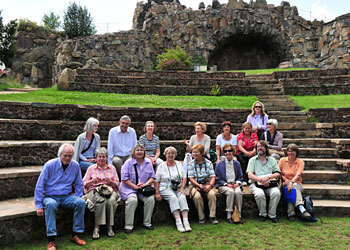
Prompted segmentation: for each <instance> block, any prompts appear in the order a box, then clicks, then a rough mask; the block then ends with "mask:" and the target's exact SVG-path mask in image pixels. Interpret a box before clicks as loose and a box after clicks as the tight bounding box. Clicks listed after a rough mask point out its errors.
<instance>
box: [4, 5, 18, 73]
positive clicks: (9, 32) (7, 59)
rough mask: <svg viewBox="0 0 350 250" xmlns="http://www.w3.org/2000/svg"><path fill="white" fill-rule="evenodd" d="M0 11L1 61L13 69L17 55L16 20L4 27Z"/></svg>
mask: <svg viewBox="0 0 350 250" xmlns="http://www.w3.org/2000/svg"><path fill="white" fill-rule="evenodd" d="M1 12H2V11H1V10H0V61H2V62H3V63H4V64H5V65H6V67H11V65H12V59H13V58H14V56H15V54H16V31H17V22H16V20H12V21H10V22H9V23H8V24H6V25H4V24H3V22H2V16H1Z"/></svg>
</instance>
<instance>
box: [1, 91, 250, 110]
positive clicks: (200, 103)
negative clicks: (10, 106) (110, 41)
mask: <svg viewBox="0 0 350 250" xmlns="http://www.w3.org/2000/svg"><path fill="white" fill-rule="evenodd" d="M0 100H6V101H21V102H44V103H57V104H83V105H105V106H116V107H168V108H233V109H246V108H250V107H251V105H252V103H253V102H255V101H256V100H257V99H256V97H254V96H157V95H124V94H111V93H94V92H78V91H58V90H57V88H56V87H52V88H47V89H42V90H38V91H34V92H30V93H25V94H8V95H0Z"/></svg>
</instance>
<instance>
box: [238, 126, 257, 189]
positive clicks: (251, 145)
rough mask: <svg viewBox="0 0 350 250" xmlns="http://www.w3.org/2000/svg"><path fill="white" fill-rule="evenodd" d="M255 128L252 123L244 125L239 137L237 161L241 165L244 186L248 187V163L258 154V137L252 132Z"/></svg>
mask: <svg viewBox="0 0 350 250" xmlns="http://www.w3.org/2000/svg"><path fill="white" fill-rule="evenodd" d="M252 129H253V126H252V124H251V123H250V122H245V123H243V125H242V132H241V133H239V134H238V136H237V144H238V150H237V159H238V161H239V162H240V163H241V168H242V171H243V185H247V182H248V175H247V173H246V171H247V166H248V161H249V159H250V158H252V157H253V156H254V155H255V154H256V149H255V145H256V143H257V142H258V136H257V134H256V133H253V132H252Z"/></svg>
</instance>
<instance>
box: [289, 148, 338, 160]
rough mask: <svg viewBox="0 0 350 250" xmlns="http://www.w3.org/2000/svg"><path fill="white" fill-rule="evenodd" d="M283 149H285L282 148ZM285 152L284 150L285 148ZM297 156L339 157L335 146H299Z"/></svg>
mask: <svg viewBox="0 0 350 250" xmlns="http://www.w3.org/2000/svg"><path fill="white" fill-rule="evenodd" d="M284 150H285V149H284ZM285 153H286V150H285ZM299 157H302V158H339V155H338V151H337V149H335V148H299Z"/></svg>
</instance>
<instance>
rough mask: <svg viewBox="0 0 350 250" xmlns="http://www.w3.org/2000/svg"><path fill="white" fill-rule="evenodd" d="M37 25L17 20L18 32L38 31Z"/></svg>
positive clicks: (25, 20)
mask: <svg viewBox="0 0 350 250" xmlns="http://www.w3.org/2000/svg"><path fill="white" fill-rule="evenodd" d="M38 27H39V26H38V24H37V23H36V22H32V21H29V20H28V19H22V18H20V19H19V22H18V31H27V32H34V31H36V30H37V29H38Z"/></svg>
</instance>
